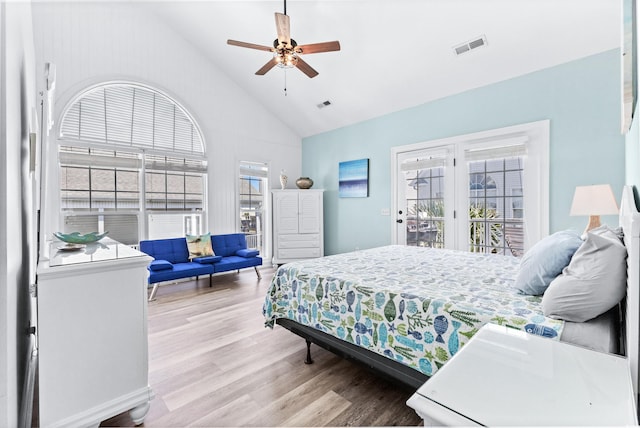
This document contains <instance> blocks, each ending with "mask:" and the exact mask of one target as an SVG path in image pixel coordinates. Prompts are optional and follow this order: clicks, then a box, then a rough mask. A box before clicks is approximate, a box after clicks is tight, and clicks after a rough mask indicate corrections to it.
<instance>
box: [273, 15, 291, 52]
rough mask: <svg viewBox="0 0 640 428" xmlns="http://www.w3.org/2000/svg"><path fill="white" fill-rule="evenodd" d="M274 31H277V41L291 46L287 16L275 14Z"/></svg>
mask: <svg viewBox="0 0 640 428" xmlns="http://www.w3.org/2000/svg"><path fill="white" fill-rule="evenodd" d="M276 30H277V31H278V41H279V42H280V43H284V44H285V45H291V27H290V26H289V15H284V14H282V13H278V12H276Z"/></svg>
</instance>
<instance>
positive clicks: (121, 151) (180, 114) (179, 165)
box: [59, 83, 207, 244]
mask: <svg viewBox="0 0 640 428" xmlns="http://www.w3.org/2000/svg"><path fill="white" fill-rule="evenodd" d="M59 143H60V144H59V164H60V169H59V178H60V207H61V210H62V214H63V217H64V219H65V222H64V228H65V231H67V232H71V231H79V232H91V231H99V232H103V231H109V236H110V237H112V238H113V239H116V240H118V241H121V242H124V243H132V244H133V243H137V242H138V240H139V239H141V238H144V237H145V236H143V235H142V234H145V232H144V230H145V227H144V226H143V225H144V221H143V220H145V219H146V222H147V223H148V224H149V223H150V220H149V219H150V218H151V213H158V212H167V213H168V212H171V213H183V214H178V215H174V216H167V219H177V220H175V221H176V222H177V223H179V224H177V223H176V225H175V229H176V230H186V229H185V227H186V226H185V224H186V223H185V221H184V218H185V215H186V216H187V217H189V219H191V217H192V216H193V215H195V214H194V213H196V212H197V213H202V212H204V210H205V206H206V200H205V186H206V184H205V183H206V174H207V162H206V158H205V153H204V142H203V138H202V136H201V133H200V131H199V128H198V126H197V125H196V123H195V122H194V121H193V119H192V118H191V116H190V115H189V114H188V113H187V112H186V111H185V110H184V109H183V108H182V107H181V106H180V105H179V104H178V103H176V102H175V101H173V100H172V99H170V98H169V97H167V96H166V95H164V94H162V93H160V92H158V91H156V90H154V89H152V88H149V87H146V86H143V85H138V84H133V83H107V84H103V85H100V86H98V87H93V88H91V89H89V90H87V91H85V92H83V93H81V94H80V95H79V96H77V97H76V99H75V101H74V102H73V103H71V104H70V106H69V107H68V108H67V109H66V111H65V112H64V114H63V116H62V119H61V126H60V140H59ZM197 216H198V218H200V214H198V215H197ZM198 228H200V226H198ZM146 229H148V228H146ZM189 229H192V228H191V227H189Z"/></svg>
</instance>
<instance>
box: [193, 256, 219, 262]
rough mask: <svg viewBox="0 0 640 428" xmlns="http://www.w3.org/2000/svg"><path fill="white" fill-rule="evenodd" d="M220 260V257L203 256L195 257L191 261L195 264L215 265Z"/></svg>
mask: <svg viewBox="0 0 640 428" xmlns="http://www.w3.org/2000/svg"><path fill="white" fill-rule="evenodd" d="M220 260H222V256H204V257H196V258H194V259H193V261H194V262H196V263H216V262H219V261H220Z"/></svg>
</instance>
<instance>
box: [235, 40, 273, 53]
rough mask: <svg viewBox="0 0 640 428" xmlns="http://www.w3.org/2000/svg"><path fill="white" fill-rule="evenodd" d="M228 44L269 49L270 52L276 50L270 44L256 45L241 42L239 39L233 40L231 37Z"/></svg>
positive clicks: (263, 49)
mask: <svg viewBox="0 0 640 428" xmlns="http://www.w3.org/2000/svg"><path fill="white" fill-rule="evenodd" d="M227 44H229V45H232V46H240V47H241V48H249V49H258V50H260V51H269V52H273V51H274V49H273V48H271V47H269V46H263V45H256V44H254V43H247V42H239V41H237V40H231V39H229V40H227Z"/></svg>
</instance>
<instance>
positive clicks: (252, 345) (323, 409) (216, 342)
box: [101, 268, 421, 427]
mask: <svg viewBox="0 0 640 428" xmlns="http://www.w3.org/2000/svg"><path fill="white" fill-rule="evenodd" d="M261 272H262V280H258V279H257V277H256V274H255V272H254V271H253V269H245V270H243V271H241V272H240V273H239V274H237V273H229V274H224V275H219V276H214V278H213V287H211V288H210V287H209V281H208V278H201V279H200V281H198V282H196V281H189V282H183V283H179V284H173V285H167V286H163V287H160V289H159V290H158V295H157V298H156V300H155V301H153V302H150V303H149V383H150V385H151V387H152V388H153V391H154V393H155V398H154V399H153V400H152V402H151V410H150V411H149V414H148V415H147V417H146V419H145V422H144V426H146V427H181V426H211V427H213V426H265V427H270V426H302V427H306V426H391V425H405V426H407V425H414V426H415V425H420V424H421V420H420V418H418V416H417V415H416V414H415V412H414V411H413V410H412V409H410V408H409V407H407V406H406V404H405V402H406V400H407V399H408V398H409V397H410V396H411V394H412V393H413V391H411V390H409V389H406V388H403V387H399V386H397V385H394V384H393V383H391V382H389V381H386V380H384V379H382V378H379V377H378V376H376V375H375V374H373V373H371V372H370V371H368V370H366V369H364V368H363V367H361V366H359V365H358V364H356V363H353V362H349V361H346V360H344V359H341V358H339V357H337V356H335V355H334V354H332V353H330V352H328V351H325V350H324V349H322V348H319V347H317V346H315V345H312V356H313V359H314V361H315V363H314V364H311V365H305V364H304V363H303V360H304V357H305V354H306V346H305V342H304V340H303V339H301V338H300V337H298V336H296V335H294V334H293V333H291V332H289V331H288V330H285V329H283V328H282V327H279V326H276V327H275V328H274V329H273V330H271V329H268V328H265V327H264V321H263V317H262V303H263V301H264V297H265V295H266V290H267V288H268V286H269V282H270V280H271V277H272V276H273V273H274V269H272V268H262V270H261ZM101 426H134V425H133V422H132V421H131V419H130V418H129V416H128V414H127V413H124V414H122V415H119V416H116V417H114V418H112V419H109V420H107V421H104V422H103V423H102V425H101Z"/></svg>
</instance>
